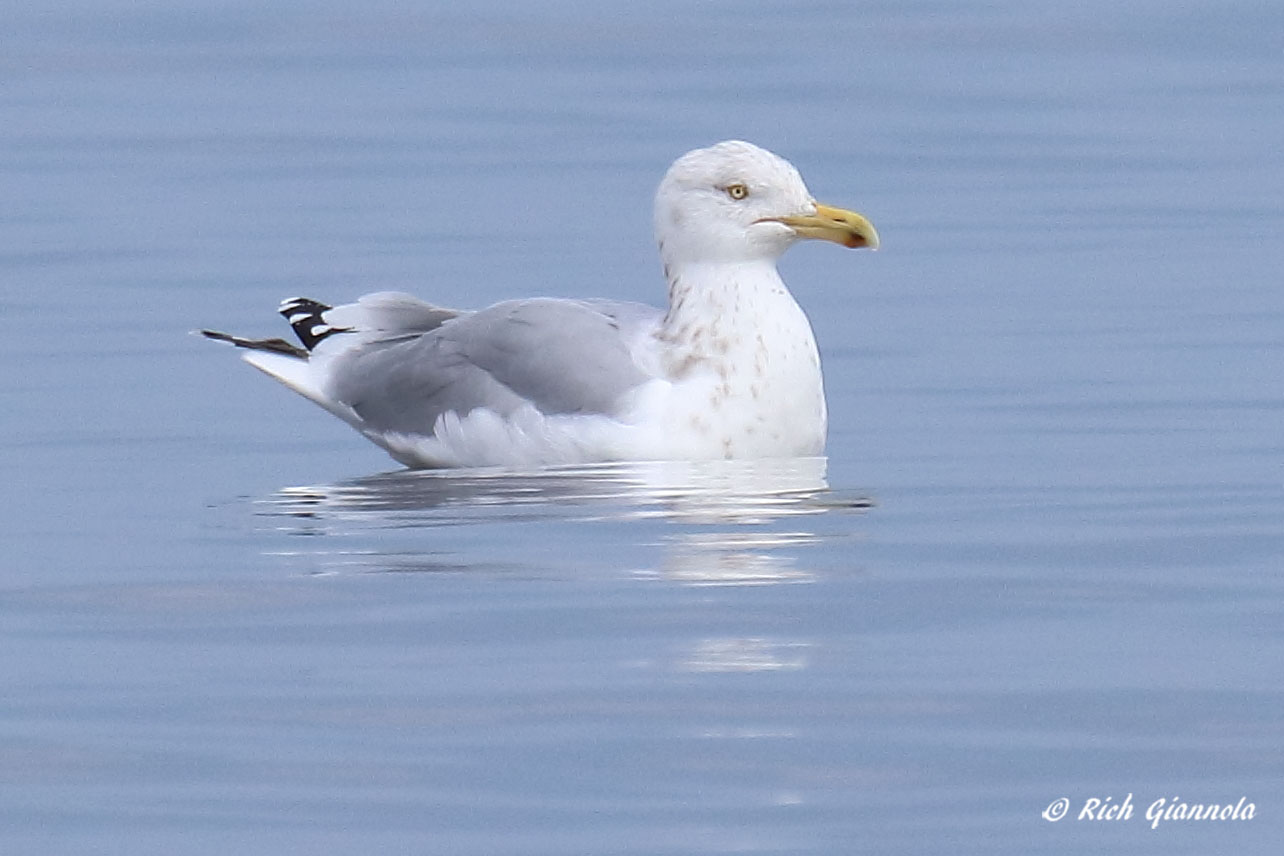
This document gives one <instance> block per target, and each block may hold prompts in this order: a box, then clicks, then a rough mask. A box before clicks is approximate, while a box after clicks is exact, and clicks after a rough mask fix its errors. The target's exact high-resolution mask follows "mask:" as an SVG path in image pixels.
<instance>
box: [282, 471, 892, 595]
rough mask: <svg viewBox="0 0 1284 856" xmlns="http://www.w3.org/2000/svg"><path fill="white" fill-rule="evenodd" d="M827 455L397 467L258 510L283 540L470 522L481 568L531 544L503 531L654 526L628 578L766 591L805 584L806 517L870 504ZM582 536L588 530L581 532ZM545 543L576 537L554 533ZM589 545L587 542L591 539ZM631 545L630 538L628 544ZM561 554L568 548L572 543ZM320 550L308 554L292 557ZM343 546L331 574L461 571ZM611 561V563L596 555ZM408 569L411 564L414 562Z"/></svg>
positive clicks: (288, 495)
mask: <svg viewBox="0 0 1284 856" xmlns="http://www.w3.org/2000/svg"><path fill="white" fill-rule="evenodd" d="M825 467H826V459H825V458H823V457H818V458H788V459H774V460H763V461H700V462H685V461H682V462H670V461H666V462H646V463H630V464H608V465H593V466H575V467H558V468H548V469H540V470H534V471H521V472H515V471H512V470H500V469H493V470H492V469H478V470H449V471H445V470H438V471H433V470H405V471H400V472H393V473H385V474H379V475H374V476H368V477H365V478H359V479H354V480H351V481H346V482H340V483H337V484H331V485H312V486H307V487H289V488H284V489H282V490H280V491H278V492H277V494H275V495H274V496H272V497H270V498H268V499H265V500H263V501H262V502H261V503H260V514H262V515H264V516H267V517H269V518H271V519H272V520H273V526H274V528H276V529H278V530H284V531H286V532H288V533H290V534H298V535H321V536H326V535H330V536H337V535H352V534H354V533H361V532H369V531H370V530H383V531H384V532H385V534H387V530H404V529H422V528H427V527H469V526H472V527H478V531H477V532H476V544H475V547H476V550H475V551H471V550H470V551H467V552H475V557H476V558H477V559H478V561H477V563H476V564H477V566H478V567H495V566H496V564H495V563H494V562H488V561H486V560H485V558H484V554H485V553H486V551H487V549H488V548H489V547H491V546H493V545H494V543H495V539H497V538H498V539H505V540H510V541H511V540H512V539H521V538H525V539H539V538H540V536H539V534H538V533H532V532H531V531H529V530H525V529H521V530H519V529H517V528H516V527H511V526H510V527H507V529H506V531H500V529H496V527H501V528H502V527H504V525H505V524H515V523H524V522H531V521H547V522H549V523H550V524H552V523H563V524H564V523H576V524H586V523H592V522H594V521H601V522H609V523H621V522H629V521H640V522H643V523H649V524H654V525H653V526H650V527H648V528H644V529H642V530H640V531H639V532H638V535H639V536H640V537H641V538H642V539H643V540H644V541H645V540H648V539H649V541H650V543H652V544H655V543H657V542H658V544H659V546H661V548H662V551H661V558H660V561H659V562H658V563H657V562H654V561H652V562H651V563H650V564H651V566H650V567H646V568H642V569H638V568H634V569H633V573H635V574H638V575H642V576H653V577H657V578H662V579H669V580H673V581H676V582H680V583H684V584H688V585H765V584H774V583H786V582H805V581H807V580H809V579H811V574H810V572H808V571H807V570H805V569H803V568H800V567H799V566H798V564H797V560H796V557H795V555H794V554H796V553H797V551H798V549H800V548H803V547H805V546H806V545H808V544H811V543H814V542H815V541H816V539H817V537H818V536H817V534H816V532H815V531H813V529H812V528H811V527H809V526H808V525H807V522H806V521H807V520H808V518H813V517H815V516H817V515H825V514H832V513H836V512H841V511H844V510H847V511H851V510H853V509H863V508H867V507H868V506H869V505H870V504H871V503H870V501H869V500H867V499H865V498H863V497H859V496H843V495H841V494H840V493H838V492H836V491H834V490H832V489H831V488H830V487H829V485H828V483H827V482H826V480H825ZM579 531H580V532H583V531H584V530H582V529H581V530H579ZM548 534H549V535H550V536H552V537H558V538H566V537H568V535H569V537H571V538H572V539H574V533H568V532H567V531H566V530H565V529H559V530H557V531H556V533H553V532H552V530H551V528H550V530H548ZM590 540H591V539H590ZM635 544H636V542H635ZM567 546H568V548H573V546H574V545H571V544H568V545H567ZM290 552H291V553H294V554H296V555H297V554H299V553H300V552H303V553H309V554H311V555H312V556H313V557H314V558H320V557H321V556H323V555H324V554H326V552H327V549H326V548H325V547H324V546H322V545H320V544H318V545H314V549H307V548H302V549H301V550H292V551H290ZM393 552H394V551H393V550H392V549H390V550H389V551H388V552H382V551H381V550H379V549H378V548H374V549H371V548H368V547H367V548H366V549H364V550H357V551H348V552H346V553H345V558H344V560H343V561H342V562H336V563H333V564H334V565H335V566H336V567H332V568H330V569H329V570H337V569H338V566H342V568H345V569H347V570H365V571H379V570H413V569H424V570H440V569H449V570H460V569H467V568H468V567H469V565H470V558H469V557H467V556H460V555H459V550H458V549H456V551H455V554H454V555H453V557H452V558H451V559H450V560H449V561H448V562H444V563H443V562H441V561H425V562H421V563H418V564H417V565H413V563H407V562H406V561H405V559H406V556H405V550H403V549H397V550H396V551H395V552H396V556H398V557H399V558H398V559H397V560H395V561H391V562H389V561H388V560H389V559H390V558H391V557H392V554H393ZM603 558H605V559H607V560H610V559H611V558H612V557H610V556H605V557H603ZM412 565H413V566H412Z"/></svg>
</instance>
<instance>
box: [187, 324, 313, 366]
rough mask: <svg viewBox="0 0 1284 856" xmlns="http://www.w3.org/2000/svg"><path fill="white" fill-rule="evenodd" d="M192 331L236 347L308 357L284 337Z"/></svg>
mask: <svg viewBox="0 0 1284 856" xmlns="http://www.w3.org/2000/svg"><path fill="white" fill-rule="evenodd" d="M194 332H197V333H200V334H201V335H202V336H204V337H205V338H207V339H213V340H214V341H216V342H227V343H228V344H231V345H235V346H236V347H238V348H245V349H247V350H250V351H271V352H272V353H274V354H285V355H286V356H287V357H298V358H299V359H302V360H306V359H307V358H308V352H307V351H305V350H303V349H302V348H300V347H299V346H298V345H295V344H291V343H290V342H287V341H285V340H284V339H245V338H242V337H241V336H233V335H232V334H231V333H224V332H222V331H220V330H196V331H194Z"/></svg>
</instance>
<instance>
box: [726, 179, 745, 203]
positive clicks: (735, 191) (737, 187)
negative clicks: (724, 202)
mask: <svg viewBox="0 0 1284 856" xmlns="http://www.w3.org/2000/svg"><path fill="white" fill-rule="evenodd" d="M724 190H726V191H727V195H728V196H730V197H731V198H732V199H744V198H745V197H746V196H748V195H749V188H748V187H746V186H745V185H743V184H740V183H739V182H737V183H735V184H728V185H727V186H726V187H725V188H724Z"/></svg>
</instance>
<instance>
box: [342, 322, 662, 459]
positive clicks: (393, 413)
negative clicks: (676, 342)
mask: <svg viewBox="0 0 1284 856" xmlns="http://www.w3.org/2000/svg"><path fill="white" fill-rule="evenodd" d="M660 317H661V313H660V311H659V310H658V309H655V308H653V307H649V306H643V305H641V304H637V303H623V302H613V301H603V300H591V301H590V300H559V299H554V298H536V299H531V300H515V301H509V302H505V303H497V304H495V305H494V306H491V307H489V308H487V309H483V310H481V311H480V312H474V313H469V314H461V315H459V316H457V317H454V318H452V319H450V320H447V321H445V322H444V323H442V324H440V326H438V327H436V328H435V329H432V330H430V331H428V332H425V333H423V334H422V335H419V336H415V337H413V338H398V339H390V340H384V341H375V342H370V343H367V344H364V345H361V346H360V347H359V348H357V349H356V350H354V351H352V352H350V353H348V354H345V355H344V356H342V357H340V358H339V360H338V361H337V363H336V365H335V366H334V368H333V376H332V379H331V385H330V393H331V395H332V396H333V397H334V398H336V399H338V400H339V401H342V402H343V403H344V404H347V405H348V406H350V407H351V408H352V409H353V410H354V411H356V413H357V415H359V416H360V417H361V418H362V419H363V420H365V422H366V423H367V424H368V425H369V426H371V427H373V428H376V429H377V430H381V431H398V432H405V433H420V434H428V433H430V432H431V431H432V426H433V424H434V423H435V422H436V420H437V417H438V416H440V415H441V414H442V413H445V412H448V411H455V412H457V413H460V414H461V415H462V414H466V413H468V412H469V411H471V410H473V409H475V408H477V407H486V408H489V409H491V410H493V411H495V412H496V413H499V414H500V415H508V414H510V413H512V412H513V411H514V410H516V409H518V408H519V407H522V406H523V405H528V404H529V405H532V406H534V407H535V408H536V409H538V410H539V411H540V412H542V413H545V414H560V413H583V414H591V413H604V414H611V413H614V412H615V410H616V408H617V407H618V406H619V404H620V400H621V397H622V396H623V395H624V394H625V393H626V392H628V391H629V390H630V389H632V388H634V387H636V386H637V385H639V384H641V383H643V382H645V381H647V380H649V379H650V375H648V374H647V373H646V372H645V371H643V370H642V369H641V368H640V367H639V366H638V365H637V363H636V362H635V361H634V358H633V355H632V352H631V349H630V343H631V342H632V341H633V340H634V339H636V338H637V337H638V336H640V335H642V333H643V331H645V330H646V329H648V328H650V327H653V326H654V325H655V324H656V323H658V321H659V319H660Z"/></svg>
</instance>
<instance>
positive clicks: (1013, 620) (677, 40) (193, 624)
mask: <svg viewBox="0 0 1284 856" xmlns="http://www.w3.org/2000/svg"><path fill="white" fill-rule="evenodd" d="M3 20H4V22H5V23H4V26H3V27H2V28H0V72H2V76H0V199H2V200H3V205H2V206H0V306H2V308H3V314H2V316H0V325H2V327H3V336H0V355H2V356H3V361H4V367H5V371H4V375H3V378H4V382H3V384H0V396H2V397H3V398H2V401H3V406H4V410H3V412H4V416H3V418H2V419H0V467H2V470H0V474H2V476H3V479H2V481H0V499H2V502H3V507H4V523H3V526H2V528H0V535H2V536H3V542H2V543H3V554H2V555H3V558H2V559H0V566H2V570H0V686H2V687H3V688H4V691H3V694H2V695H0V852H3V853H4V854H6V856H9V854H64V853H67V854H70V853H94V854H140V853H145V854H150V853H155V854H162V853H163V854H172V853H197V854H205V853H208V854H224V853H240V854H282V853H305V852H317V853H334V854H371V853H443V854H496V853H523V854H571V853H575V854H604V853H628V854H690V853H780V854H785V853H807V854H831V853H832V854H847V853H877V854H899V853H904V854H917V853H950V854H956V853H976V854H998V853H1003V854H1009V853H1010V854H1036V853H1038V854H1079V853H1085V852H1116V853H1143V854H1165V856H1167V854H1206V853H1240V854H1257V853H1262V854H1266V853H1271V854H1274V853H1278V852H1280V847H1281V845H1282V844H1284V819H1282V818H1284V717H1282V713H1281V712H1282V711H1284V574H1282V573H1281V571H1282V570H1284V383H1282V381H1284V288H1281V277H1280V273H1279V272H1280V270H1281V269H1284V240H1282V237H1284V110H1282V109H1281V106H1282V105H1284V49H1281V46H1282V45H1284V6H1281V5H1279V4H1274V3H1259V2H1250V0H1229V2H1223V0H1217V1H1216V2H1214V0H1205V2H1177V3H1172V2H1145V0H1143V2H1132V3H1126V4H1118V3H1113V2H1111V3H1108V2H1104V0H1090V1H1089V2H1087V3H1082V4H1065V3H1051V2H1018V0H998V2H986V3H981V2H960V3H936V2H896V3H861V4H850V5H848V6H844V5H842V4H839V5H837V6H835V5H834V4H829V5H815V4H812V5H808V4H775V3H756V2H747V3H746V2H734V3H733V2H714V3H702V4H690V3H660V4H616V3H607V4H589V3H583V2H565V3H548V4H540V5H538V6H536V5H535V4H527V3H517V2H485V0H483V2H481V3H475V4H466V5H460V4H440V5H438V4H423V5H422V6H418V7H416V6H405V5H401V4H395V3H387V2H374V3H363V4H344V3H340V2H318V3H304V2H299V0H287V2H283V3H274V4H266V5H263V4H260V5H252V4H236V3H233V4H228V3H221V2H220V3H215V2H198V3H158V2H150V3H141V4H140V3H125V2H122V0H106V2H102V0H94V2H89V0H80V2H71V3H64V4H57V6H56V7H53V8H40V7H32V6H31V5H29V4H16V3H4V4H3ZM731 137H740V138H744V139H749V140H753V141H755V142H758V143H760V144H762V145H765V146H767V147H769V148H771V149H773V150H776V151H778V152H779V153H781V154H783V155H784V156H786V157H788V158H790V159H791V160H793V161H794V162H795V163H796V164H797V165H798V166H799V168H800V169H801V171H802V172H803V174H804V176H805V177H806V178H807V180H808V183H809V185H810V186H811V189H812V190H813V192H814V193H815V194H816V195H817V197H819V198H821V199H823V200H826V201H829V202H832V203H834V204H839V205H843V206H846V207H852V208H855V209H857V210H860V211H862V212H864V213H866V214H868V215H869V216H870V217H871V219H872V220H873V221H874V222H875V223H876V224H877V225H878V227H879V229H880V231H881V233H882V235H883V239H884V248H883V250H882V251H880V252H879V253H876V254H871V253H848V252H845V251H842V250H841V249H839V248H836V247H832V246H828V245H826V246H804V247H799V248H797V249H796V250H794V251H793V252H792V253H791V254H790V255H789V256H788V257H787V259H786V261H785V264H784V267H783V269H784V273H785V276H786V279H787V280H788V281H789V282H790V283H791V284H792V286H793V289H794V291H795V293H796V294H797V295H798V297H799V300H800V302H801V303H802V304H803V306H804V307H805V308H806V309H807V310H808V312H809V313H810V315H811V317H812V319H813V322H814V326H815V327H816V332H817V338H818V340H819V342H820V346H821V351H822V356H823V359H824V362H825V370H826V384H827V389H828V394H829V401H830V410H831V431H830V443H829V448H828V459H827V460H803V461H792V462H775V463H771V464H734V465H716V464H707V465H699V466H694V465H654V466H646V467H633V466H612V467H599V468H589V469H570V470H554V471H548V472H542V473H527V474H512V473H497V472H490V471H485V472H471V473H454V474H450V473H412V472H406V471H399V470H398V469H397V467H396V465H395V464H393V463H392V462H391V461H390V460H389V459H387V458H386V457H384V456H383V455H382V453H381V452H380V451H379V450H378V449H376V448H375V447H373V446H371V445H369V444H367V443H366V442H365V441H364V440H362V439H361V438H360V437H359V436H357V435H356V434H355V433H353V432H352V431H351V430H350V429H348V428H347V427H345V426H344V425H342V424H341V423H340V422H338V421H337V420H335V419H333V418H331V417H329V416H328V415H326V414H325V413H323V412H321V411H320V410H319V409H317V408H315V407H314V406H312V405H310V404H308V403H307V402H305V401H303V400H302V399H299V398H297V397H295V396H293V395H291V394H290V393H288V392H287V391H285V390H283V389H281V388H279V387H278V386H276V385H275V384H273V383H272V382H271V381H269V380H267V379H265V378H263V377H261V376H259V375H257V374H256V373H255V372H253V371H252V370H250V369H249V368H247V367H245V366H244V365H242V364H241V363H239V362H238V361H237V360H236V359H235V358H234V355H233V354H232V353H231V352H230V351H229V350H228V349H226V348H219V347H217V346H215V345H213V344H211V343H207V342H204V341H201V340H198V339H195V338H192V337H190V336H188V335H187V334H188V331H190V330H192V329H195V328H198V327H203V326H212V327H217V328H221V329H227V330H233V331H237V332H241V333H245V334H251V335H279V334H281V333H283V332H285V328H284V324H283V322H282V321H281V320H280V319H279V318H277V317H276V315H275V314H274V310H275V307H276V304H277V302H278V301H279V300H280V299H282V298H285V297H289V296H293V295H296V294H304V295H309V296H314V297H316V298H319V299H322V300H329V301H335V302H342V301H346V300H350V299H352V298H354V297H356V296H358V295H359V294H362V293H365V292H368V291H375V290H381V289H400V290H408V291H413V292H415V293H417V294H420V295H422V296H424V297H426V298H429V299H431V300H433V301H435V302H438V303H443V304H447V305H457V306H463V307H475V306H481V305H485V304H488V303H491V302H493V301H496V300H499V299H504V298H509V297H515V296H521V295H530V294H561V295H572V296H575V295H580V296H590V295H603V296H612V297H627V298H636V299H648V300H653V301H658V300H660V299H661V298H662V293H661V290H662V289H661V278H660V274H659V270H658V268H659V265H658V262H657V261H656V257H655V251H654V248H653V246H652V241H651V234H650V200H651V194H652V193H653V190H654V187H655V184H656V183H657V181H658V180H659V177H660V176H661V175H662V174H663V172H664V170H665V168H666V167H667V165H668V164H669V162H670V161H671V160H672V159H673V158H674V157H676V156H677V155H679V154H681V153H682V152H684V151H686V150H688V149H690V148H694V147H696V146H700V145H707V144H709V143H711V142H714V141H716V140H719V139H725V138H731ZM1130 795H1131V796H1130ZM1061 798H1065V799H1066V800H1068V804H1067V805H1068V813H1067V816H1066V817H1065V818H1064V819H1062V820H1060V821H1059V822H1053V821H1050V820H1048V819H1046V817H1055V816H1056V812H1057V805H1058V804H1057V802H1056V801H1057V800H1059V799H1061ZM1107 798H1109V799H1110V802H1109V803H1107V802H1105V801H1106V799H1107ZM1241 798H1244V800H1245V804H1247V803H1252V804H1253V806H1254V816H1253V817H1252V818H1251V819H1247V820H1244V819H1239V820H1234V819H1228V820H1225V821H1208V820H1204V821H1194V820H1185V821H1183V820H1169V821H1162V819H1161V822H1160V823H1159V825H1158V828H1152V824H1151V822H1150V821H1149V820H1147V819H1146V817H1145V815H1146V813H1147V811H1148V810H1149V808H1150V806H1151V805H1152V804H1153V803H1155V801H1156V800H1160V799H1164V800H1167V801H1170V802H1171V801H1175V802H1178V803H1197V804H1218V805H1226V804H1230V805H1236V804H1238V803H1239V801H1240V800H1241ZM1090 799H1098V800H1101V801H1102V804H1103V805H1115V804H1124V803H1125V802H1127V803H1130V804H1131V805H1132V806H1133V809H1132V811H1133V814H1132V816H1131V817H1130V818H1128V819H1123V820H1116V821H1105V820H1103V821H1091V820H1086V819H1085V820H1080V819H1078V817H1079V815H1080V813H1081V811H1082V809H1083V807H1084V806H1085V805H1087V804H1088V803H1087V801H1088V800H1090ZM1242 813H1243V809H1241V814H1242Z"/></svg>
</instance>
